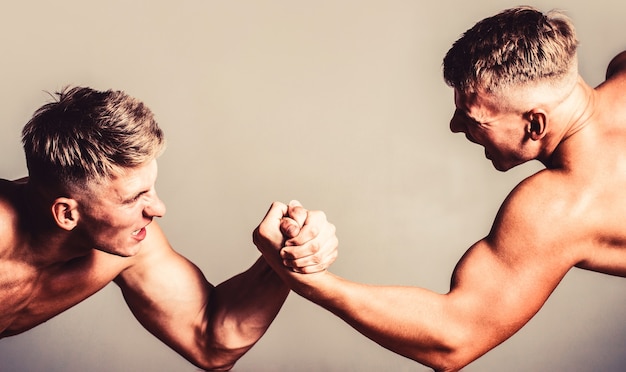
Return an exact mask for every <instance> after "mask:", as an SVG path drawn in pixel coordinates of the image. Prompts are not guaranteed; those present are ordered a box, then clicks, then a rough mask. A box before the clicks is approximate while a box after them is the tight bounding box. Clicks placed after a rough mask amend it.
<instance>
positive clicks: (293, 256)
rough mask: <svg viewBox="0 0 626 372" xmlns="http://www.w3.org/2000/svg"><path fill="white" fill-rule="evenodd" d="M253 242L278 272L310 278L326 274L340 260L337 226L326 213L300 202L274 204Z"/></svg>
mask: <svg viewBox="0 0 626 372" xmlns="http://www.w3.org/2000/svg"><path fill="white" fill-rule="evenodd" d="M253 241H254V244H255V245H256V246H257V248H258V249H259V251H260V252H261V253H262V254H263V256H264V257H265V259H266V261H267V262H268V263H269V264H270V266H271V267H272V268H273V269H274V270H285V269H290V270H291V271H293V272H296V273H302V274H310V273H316V272H320V271H324V270H326V269H327V268H328V267H329V266H330V265H331V264H332V263H333V262H334V261H335V259H336V258H337V246H338V244H339V241H338V240H337V237H336V236H335V226H334V225H333V224H331V223H330V222H328V221H327V219H326V214H325V213H324V212H322V211H308V210H306V209H305V208H304V207H303V206H302V205H301V204H300V203H299V202H297V201H291V202H290V203H289V204H288V205H285V204H283V203H280V202H274V203H272V206H271V207H270V209H269V211H268V212H267V214H266V215H265V218H264V219H263V221H261V223H260V224H259V226H258V227H257V228H256V229H255V230H254V233H253Z"/></svg>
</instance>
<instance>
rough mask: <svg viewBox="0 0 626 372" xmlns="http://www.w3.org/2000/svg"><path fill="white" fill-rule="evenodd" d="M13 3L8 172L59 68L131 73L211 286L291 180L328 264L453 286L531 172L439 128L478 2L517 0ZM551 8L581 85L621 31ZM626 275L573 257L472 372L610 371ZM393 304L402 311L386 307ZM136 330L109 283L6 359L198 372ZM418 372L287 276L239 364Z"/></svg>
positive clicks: (3, 31) (56, 83) (366, 277)
mask: <svg viewBox="0 0 626 372" xmlns="http://www.w3.org/2000/svg"><path fill="white" fill-rule="evenodd" d="M7 3H8V2H5V3H4V4H3V5H2V6H1V8H0V9H1V10H0V38H1V42H0V48H2V50H1V54H0V56H1V58H0V66H1V69H0V82H1V86H2V89H0V102H2V110H0V125H2V135H1V137H0V149H1V150H2V152H1V155H0V175H2V177H4V178H17V177H21V176H24V175H25V166H24V161H23V156H22V150H21V146H20V142H19V132H20V129H21V127H22V126H23V124H24V123H25V122H26V121H27V120H28V118H29V117H30V116H31V114H32V112H33V111H34V110H35V109H36V108H37V107H39V106H40V105H42V104H43V103H44V102H46V101H47V100H48V96H47V94H46V93H45V91H55V90H58V89H60V88H62V87H63V86H65V85H67V84H73V85H89V86H92V87H94V88H97V89H109V88H114V89H122V90H125V91H126V92H128V93H129V94H131V95H134V96H136V97H138V98H140V99H142V100H143V101H144V102H146V103H147V104H148V105H149V106H150V107H151V108H152V109H153V111H154V112H155V114H156V116H157V118H158V120H159V122H160V124H161V126H162V127H163V129H164V130H165V132H166V136H167V138H168V141H169V144H168V150H167V151H166V153H165V154H164V155H163V157H162V158H161V159H160V162H159V166H160V176H159V180H158V182H157V187H158V191H159V193H160V196H161V198H162V199H163V200H164V201H165V203H166V204H167V206H168V214H167V215H166V216H165V218H163V219H162V221H161V223H162V225H163V226H164V228H165V231H166V233H167V234H168V236H169V239H170V241H171V243H172V244H173V246H174V247H175V248H176V249H177V250H179V251H180V252H181V253H182V254H184V255H185V256H187V257H188V258H190V259H191V260H192V261H194V262H195V263H196V264H197V265H198V266H200V268H201V269H202V270H203V271H204V273H205V275H206V276H207V278H208V279H209V280H210V281H211V282H213V283H219V282H221V281H222V280H224V279H226V278H228V277H230V276H232V275H234V274H236V273H238V272H240V271H243V270H245V269H246V268H247V267H248V266H249V265H250V264H251V263H252V262H253V261H254V259H255V258H256V257H257V256H258V253H257V251H256V249H255V247H254V246H253V245H252V243H251V232H252V230H253V229H254V228H255V227H256V226H257V224H258V223H259V221H260V220H261V218H262V217H263V215H264V214H265V212H266V210H267V208H268V207H269V205H270V203H271V202H272V201H273V200H281V201H284V202H287V201H289V200H290V199H299V200H300V201H301V202H302V203H303V204H304V205H305V206H307V207H309V208H311V209H321V210H324V211H325V212H326V213H327V215H328V218H329V219H330V220H331V221H332V222H334V223H335V224H336V226H337V228H338V236H339V238H340V256H339V259H338V260H337V262H336V263H335V265H334V266H333V268H332V271H333V272H335V273H337V274H339V275H342V276H345V277H347V278H349V279H352V280H356V281H360V282H366V283H376V284H402V285H418V286H422V287H426V288H429V289H432V290H434V291H438V292H445V291H447V289H448V283H449V278H450V273H451V271H452V269H453V267H454V265H455V263H456V262H457V260H458V259H459V257H460V256H461V255H462V253H463V252H464V251H465V249H467V248H468V247H469V246H470V245H471V244H472V243H474V242H475V241H476V240H478V239H480V238H482V237H483V236H484V235H485V234H486V233H487V231H488V229H489V227H490V226H491V222H492V219H493V217H494V215H495V213H496V210H497V208H498V206H499V205H500V203H501V202H502V200H503V198H504V197H505V196H506V194H507V193H508V192H509V191H510V189H511V188H512V187H513V186H514V185H515V184H516V183H517V182H519V181H520V180H521V179H522V178H523V177H526V176H527V175H529V174H531V173H532V172H534V171H536V170H537V169H539V166H538V165H537V164H527V165H524V166H522V167H519V168H516V169H514V170H513V171H510V172H508V173H504V174H502V173H498V172H497V171H495V170H494V169H493V168H492V166H491V164H490V162H488V161H487V160H485V159H484V155H483V153H482V148H480V147H478V146H476V145H472V144H470V143H469V142H467V141H466V140H465V139H464V137H463V136H461V135H452V134H451V133H450V132H449V131H448V128H447V127H448V121H449V118H450V116H451V114H452V112H453V101H452V91H451V89H449V88H448V87H446V86H445V84H444V83H443V82H442V79H441V59H442V57H443V55H444V54H445V52H446V51H447V49H448V48H449V46H450V45H451V43H452V42H453V41H454V40H456V39H457V38H458V37H459V36H460V34H461V33H462V32H464V31H465V30H466V29H467V28H469V27H471V26H472V25H473V24H474V23H475V22H476V21H478V20H479V19H481V18H483V17H486V16H489V15H491V14H493V13H495V12H496V11H499V10H501V9H503V8H507V7H510V6H514V5H517V3H518V1H494V0H489V1H487V0H482V1H464V2H461V1H458V2H455V1H449V0H448V1H446V0H442V1H436V2H428V3H425V2H422V1H402V0H391V1H371V0H358V1H357V0H353V1H331V0H322V1H289V0H284V1H278V0H268V1H238V0H237V1H208V0H204V1H192V0H184V1H177V2H173V1H169V2H166V1H135V2H126V1H119V0H114V1H107V2H85V1H78V0H75V1H74V0H57V1H54V2H51V1H50V2H49V1H38V2H37V1H23V2H11V5H10V6H9V5H7ZM531 4H533V5H536V6H538V7H540V8H542V9H544V10H547V9H551V8H562V9H565V10H567V11H568V14H569V15H570V16H571V17H572V18H573V19H574V22H575V24H576V25H577V30H578V33H579V37H580V40H581V46H580V59H581V73H582V75H583V77H584V78H585V79H586V80H587V81H588V82H589V83H590V84H591V85H597V84H598V83H600V82H601V81H602V80H603V76H604V72H605V69H606V65H607V63H608V62H609V60H610V59H611V57H613V56H614V55H615V54H616V53H617V52H619V51H621V50H622V49H624V48H625V47H626V41H625V39H624V19H625V17H624V16H625V15H626V11H625V10H626V6H624V3H623V2H621V1H617V0H615V1H601V0H599V1H585V2H582V1H580V2H576V3H573V2H570V1H566V0H554V1H534V2H531ZM625 305H626V288H625V286H624V281H623V280H622V279H618V278H612V277H608V276H603V275H599V274H595V273H589V272H583V271H581V270H573V271H572V272H571V273H570V274H569V275H568V276H567V277H566V278H565V280H564V281H563V283H562V284H561V286H560V287H559V288H558V289H557V291H556V292H555V293H554V295H553V296H552V297H551V298H550V300H549V301H548V303H547V304H546V305H545V306H544V308H543V310H541V312H540V314H539V315H538V316H536V317H535V318H534V319H533V320H532V321H531V322H530V323H529V324H528V325H527V326H526V327H525V328H524V329H523V330H522V331H520V332H519V333H518V334H516V335H515V336H514V337H512V338H511V339H510V340H508V341H507V342H505V343H504V344H503V345H501V346H500V347H498V348H497V349H495V350H493V351H491V352H490V353H488V354H487V355H486V356H484V357H483V358H481V359H480V360H478V361H477V362H475V363H473V364H471V365H470V366H469V367H467V368H466V371H500V370H507V371H530V370H532V371H619V370H623V369H624V368H625V367H624V366H626V353H625V352H624V350H625V347H626V322H625V320H626V318H625V316H624V310H625ZM390 311H392V309H390ZM195 370H196V369H195V368H194V367H193V366H192V365H191V364H189V363H188V362H186V361H185V360H183V359H182V358H181V357H179V356H178V355H177V354H175V353H174V352H173V351H171V350H169V349H168V348H167V347H165V346H163V345H162V344H161V343H160V342H159V341H158V340H156V339H154V338H153V337H152V336H151V335H149V334H148V333H147V332H146V331H144V330H143V329H142V328H141V327H140V326H139V325H138V323H137V322H136V321H135V320H134V318H133V317H132V315H131V314H130V312H129V311H128V309H127V308H126V306H125V304H124V302H123V300H122V297H121V295H120V293H119V290H118V289H117V287H115V286H114V285H110V286H108V287H107V288H105V289H104V290H103V291H102V292H100V293H98V294H96V295H95V296H93V297H92V298H90V299H88V300H87V301H85V302H83V303H81V304H79V305H78V306H76V307H74V308H73V309H71V310H70V311H67V312H66V313H64V314H62V315H61V316H58V317H56V318H54V319H53V320H50V321H49V322H47V323H46V324H44V325H42V326H39V327H38V328H36V329H34V330H32V331H30V332H27V333H25V334H23V335H19V336H16V337H11V338H8V339H2V340H0V371H2V372H5V371H195ZM383 370H384V371H423V370H426V368H424V367H422V366H420V365H418V364H416V363H414V362H412V361H410V360H408V359H405V358H403V357H401V356H398V355H396V354H394V353H392V352H390V351H387V350H385V349H383V348H381V347H379V346H377V345H376V344H375V343H373V342H371V341H369V340H368V339H366V338H364V337H363V336H361V335H360V334H358V333H357V332H356V331H354V330H353V329H352V328H350V327H349V326H347V325H346V324H344V323H343V322H342V321H340V320H338V319H336V318H335V317H334V316H332V315H331V314H330V313H328V312H326V311H325V310H323V309H320V308H318V307H317V306H315V305H313V304H311V303H308V302H307V301H305V300H303V299H301V298H299V297H298V296H297V295H293V294H292V295H291V296H290V297H289V299H288V300H287V302H286V304H285V306H284V308H283V311H282V312H281V314H280V315H279V316H278V318H277V320H276V321H275V323H274V324H273V325H272V327H271V328H270V329H269V331H268V333H267V334H266V336H265V337H264V338H263V339H262V340H261V341H260V342H259V343H258V344H257V345H256V346H255V347H254V348H253V349H252V350H251V351H250V352H249V353H248V354H246V355H245V356H244V357H243V358H242V359H241V360H240V362H239V363H238V365H237V366H236V367H235V371H240V372H245V371H383Z"/></svg>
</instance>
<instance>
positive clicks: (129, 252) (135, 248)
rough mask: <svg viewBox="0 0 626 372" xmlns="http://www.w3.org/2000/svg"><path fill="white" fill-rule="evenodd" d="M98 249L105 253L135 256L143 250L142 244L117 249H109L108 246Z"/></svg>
mask: <svg viewBox="0 0 626 372" xmlns="http://www.w3.org/2000/svg"><path fill="white" fill-rule="evenodd" d="M96 249H97V250H99V251H101V252H104V253H108V254H112V255H114V256H119V257H133V256H135V255H137V254H138V253H139V251H140V250H141V244H136V245H134V246H132V247H128V248H127V249H116V248H113V249H109V248H107V247H98V248H96Z"/></svg>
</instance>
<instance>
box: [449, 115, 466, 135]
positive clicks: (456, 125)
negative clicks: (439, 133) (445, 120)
mask: <svg viewBox="0 0 626 372" xmlns="http://www.w3.org/2000/svg"><path fill="white" fill-rule="evenodd" d="M450 131H451V132H452V133H459V132H465V124H464V121H463V119H462V118H461V117H460V115H459V111H458V110H456V111H455V112H454V115H452V118H451V119H450Z"/></svg>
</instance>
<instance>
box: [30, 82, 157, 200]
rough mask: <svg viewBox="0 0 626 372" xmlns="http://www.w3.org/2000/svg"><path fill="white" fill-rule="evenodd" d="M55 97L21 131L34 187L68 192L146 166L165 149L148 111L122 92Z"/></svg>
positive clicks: (78, 91)
mask: <svg viewBox="0 0 626 372" xmlns="http://www.w3.org/2000/svg"><path fill="white" fill-rule="evenodd" d="M56 95H57V97H58V100H57V101H55V102H51V103H48V104H46V105H44V106H42V107H41V108H39V109H38V110H37V111H36V112H35V114H34V115H33V118H32V119H31V120H30V121H29V122H28V123H27V124H26V126H25V127H24V129H23V131H22V142H23V146H24V152H25V155H26V163H27V166H28V170H29V178H30V180H31V182H33V183H36V184H39V185H46V186H48V187H52V188H55V189H59V191H61V190H62V191H63V192H70V191H72V190H74V189H76V188H86V186H88V185H90V184H91V182H92V181H95V182H96V183H98V182H100V181H103V180H107V179H110V178H112V177H115V176H116V175H119V174H120V172H121V171H123V170H124V169H126V168H134V167H137V166H140V165H142V164H146V163H148V162H150V161H151V160H153V159H155V158H156V157H158V155H159V154H160V153H161V152H162V151H163V150H164V147H165V140H164V136H163V132H162V131H161V129H160V128H159V126H158V125H157V123H156V121H155V119H154V117H153V114H152V112H151V111H150V109H149V108H148V107H147V106H145V105H144V104H143V103H142V102H140V101H139V100H137V99H135V98H133V97H130V96H129V95H127V94H125V93H124V92H121V91H111V90H109V91H105V92H100V91H96V90H93V89H91V88H85V87H75V88H72V89H65V90H63V91H61V92H59V93H57V94H56Z"/></svg>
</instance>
